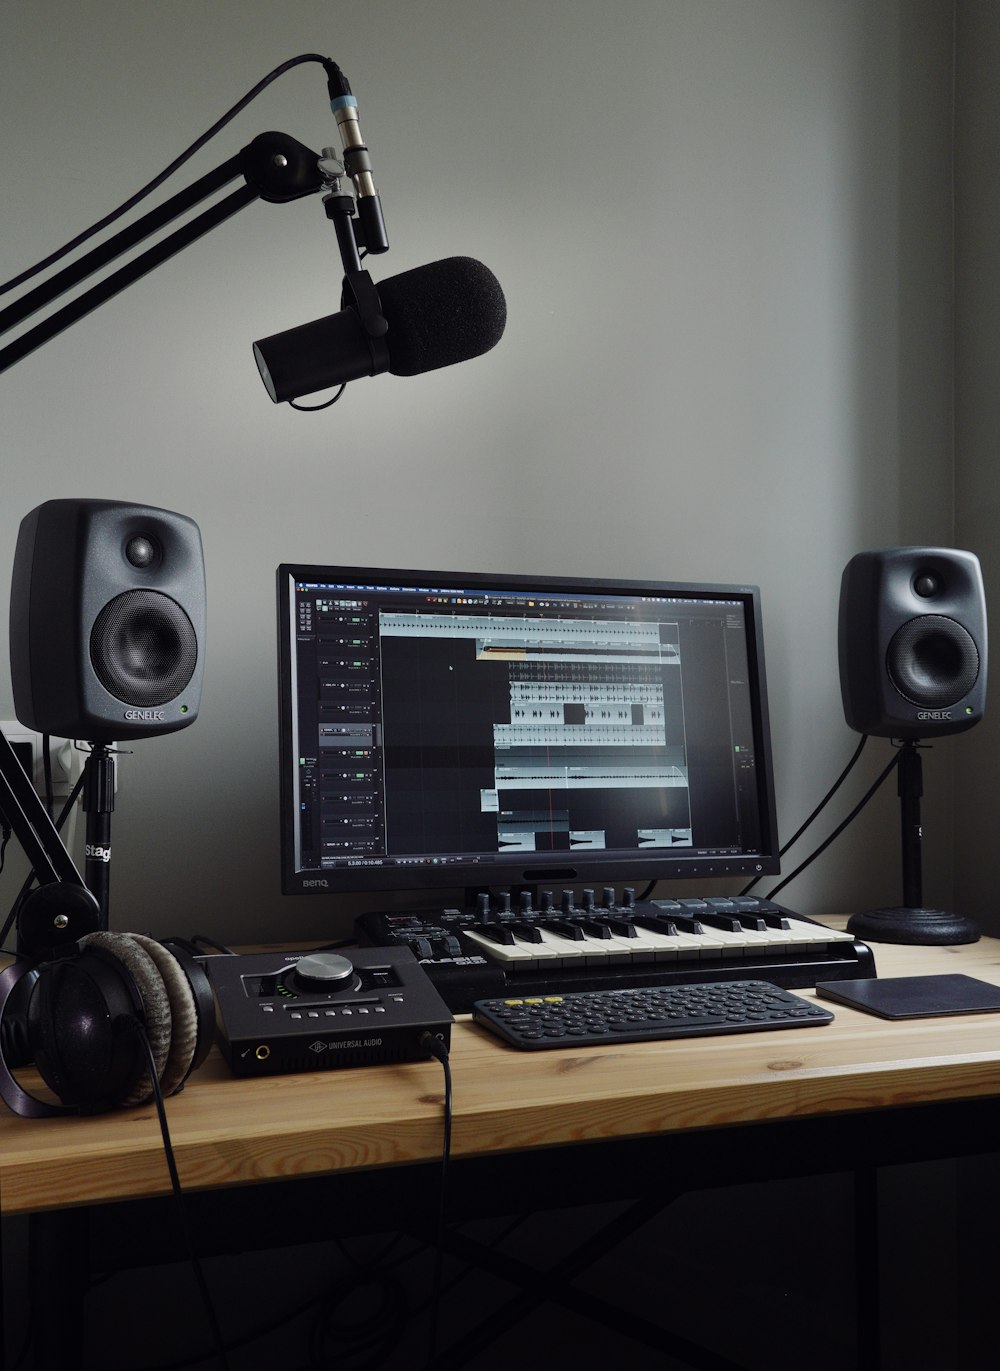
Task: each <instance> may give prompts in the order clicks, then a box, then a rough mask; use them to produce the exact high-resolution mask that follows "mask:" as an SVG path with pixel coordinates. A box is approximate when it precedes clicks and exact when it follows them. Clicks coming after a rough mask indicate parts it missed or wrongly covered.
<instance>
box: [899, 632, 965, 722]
mask: <svg viewBox="0 0 1000 1371" xmlns="http://www.w3.org/2000/svg"><path fill="white" fill-rule="evenodd" d="M885 664H886V670H887V671H888V673H889V679H890V681H892V684H893V686H894V687H895V688H896V690H898V691H899V693H900V695H902V697H903V699H904V700H909V702H910V704H913V705H919V706H920V707H921V708H923V709H946V708H947V707H948V706H949V705H954V704H957V703H958V701H959V700H961V699H962V698H963V697H964V696H966V695H968V693H969V691H970V690H971V689H972V687H973V686H974V685H975V684H976V681H977V680H978V679H979V651H978V649H977V648H976V643H975V639H974V638H973V637H972V635H971V634H970V633H969V632H968V631H967V630H966V629H964V628H963V627H962V625H961V624H959V623H957V622H956V621H955V620H954V619H948V618H945V617H944V616H943V615H940V614H923V615H921V616H920V617H919V618H916V619H910V620H909V621H908V622H907V623H905V624H902V625H901V626H900V627H899V628H898V629H897V630H896V632H895V633H894V634H893V635H892V638H891V639H890V640H889V646H888V648H887V649H886V657H885Z"/></svg>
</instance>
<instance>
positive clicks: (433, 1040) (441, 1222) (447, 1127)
mask: <svg viewBox="0 0 1000 1371" xmlns="http://www.w3.org/2000/svg"><path fill="white" fill-rule="evenodd" d="M420 1043H421V1046H422V1047H423V1048H424V1049H425V1050H426V1051H427V1052H428V1053H429V1054H430V1055H431V1056H432V1057H436V1058H437V1059H438V1061H439V1062H440V1063H441V1066H442V1069H443V1070H444V1140H443V1142H442V1145H441V1190H440V1196H439V1203H438V1221H437V1241H436V1242H435V1244H434V1274H433V1278H432V1281H431V1291H432V1294H431V1307H430V1330H429V1333H428V1339H427V1349H428V1350H427V1365H428V1366H433V1365H434V1359H435V1357H436V1356H437V1336H438V1317H439V1314H440V1311H441V1277H442V1271H443V1263H444V1230H445V1224H446V1221H447V1213H448V1162H449V1159H450V1158H451V1125H452V1116H453V1113H454V1108H453V1104H454V1101H453V1096H452V1081H451V1060H450V1058H449V1056H448V1049H447V1047H446V1046H445V1045H444V1043H443V1042H442V1040H441V1039H440V1038H439V1037H438V1036H437V1035H436V1034H435V1033H431V1032H430V1030H425V1031H424V1032H423V1033H422V1034H421V1035H420Z"/></svg>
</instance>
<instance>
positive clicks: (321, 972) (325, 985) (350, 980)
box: [295, 952, 360, 992]
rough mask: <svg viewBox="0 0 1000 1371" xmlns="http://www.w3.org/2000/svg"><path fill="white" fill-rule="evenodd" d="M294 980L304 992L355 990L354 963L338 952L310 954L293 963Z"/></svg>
mask: <svg viewBox="0 0 1000 1371" xmlns="http://www.w3.org/2000/svg"><path fill="white" fill-rule="evenodd" d="M295 980H296V982H297V983H298V984H299V985H301V986H302V987H303V989H305V990H321V991H327V992H330V991H337V990H356V989H357V987H358V986H359V985H360V980H359V978H358V977H357V976H356V975H355V974H354V963H353V962H351V961H349V960H348V959H347V957H342V956H341V955H340V954H339V953H338V952H310V953H309V955H308V956H307V957H300V958H299V960H298V961H297V962H296V963H295Z"/></svg>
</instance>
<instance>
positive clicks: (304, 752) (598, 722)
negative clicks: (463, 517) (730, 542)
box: [278, 565, 778, 893]
mask: <svg viewBox="0 0 1000 1371" xmlns="http://www.w3.org/2000/svg"><path fill="white" fill-rule="evenodd" d="M278 622H279V647H278V655H279V683H280V741H281V748H280V768H281V823H282V844H281V859H282V889H283V890H284V891H285V892H286V893H301V892H308V891H323V890H326V891H330V892H337V893H346V892H352V891H373V890H385V891H389V890H396V891H398V890H406V889H411V890H419V889H421V888H424V889H429V888H450V887H464V888H465V889H466V890H468V891H472V890H489V889H491V888H496V887H501V888H503V889H508V890H513V889H522V890H523V889H525V888H527V889H532V888H537V887H539V886H544V885H546V884H549V883H560V884H562V885H565V884H572V883H577V882H583V883H584V884H586V883H588V882H598V883H599V882H601V881H611V880H614V881H625V882H628V883H633V884H636V885H638V884H639V883H647V882H649V881H652V880H662V879H666V878H681V877H697V878H704V877H719V876H748V875H758V874H765V873H770V872H775V871H777V870H778V862H777V848H778V844H777V835H776V831H775V830H776V825H775V806H774V787H773V778H772V766H771V747H770V736H769V726H768V716H767V693H766V687H765V677H764V651H763V634H762V628H761V617H760V600H759V593H758V590H757V588H756V587H754V586H728V585H689V584H684V583H663V582H638V581H636V582H632V581H617V580H616V581H595V580H584V579H576V578H566V577H552V576H535V577H528V576H522V575H517V576H500V575H487V574H483V573H480V572H476V573H470V574H465V573H454V572H428V571H398V570H375V569H370V568H362V569H358V568H352V567H333V566H329V567H324V566H296V565H284V566H281V567H279V568H278Z"/></svg>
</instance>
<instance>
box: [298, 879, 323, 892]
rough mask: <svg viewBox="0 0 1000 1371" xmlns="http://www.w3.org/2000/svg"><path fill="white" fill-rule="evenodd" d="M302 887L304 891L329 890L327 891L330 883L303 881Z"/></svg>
mask: <svg viewBox="0 0 1000 1371" xmlns="http://www.w3.org/2000/svg"><path fill="white" fill-rule="evenodd" d="M302 886H303V889H304V890H315V889H319V890H329V889H330V882H329V881H323V880H316V881H303V882H302Z"/></svg>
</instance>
